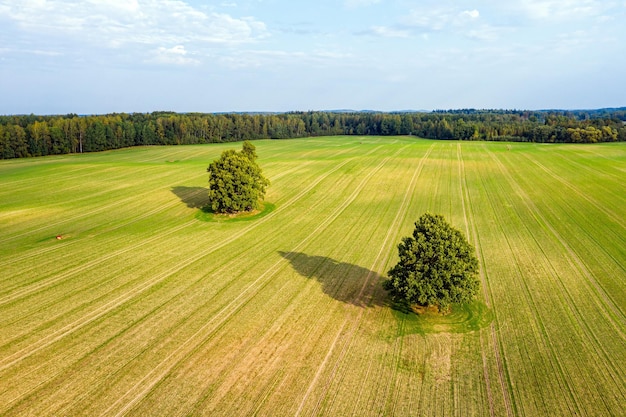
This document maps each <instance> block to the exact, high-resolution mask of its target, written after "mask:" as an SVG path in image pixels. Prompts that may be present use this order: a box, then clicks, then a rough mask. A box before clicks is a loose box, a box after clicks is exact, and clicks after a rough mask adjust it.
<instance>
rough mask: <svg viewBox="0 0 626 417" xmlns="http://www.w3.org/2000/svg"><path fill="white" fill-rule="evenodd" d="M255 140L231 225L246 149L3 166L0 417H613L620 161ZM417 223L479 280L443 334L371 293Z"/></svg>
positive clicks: (172, 150) (620, 275)
mask: <svg viewBox="0 0 626 417" xmlns="http://www.w3.org/2000/svg"><path fill="white" fill-rule="evenodd" d="M254 143H255V145H256V147H257V153H258V155H259V159H258V163H259V165H260V166H261V167H262V168H263V172H264V174H265V176H266V177H268V178H269V179H270V181H271V185H270V187H269V188H268V193H267V195H266V201H267V203H268V204H267V205H266V206H265V210H263V211H262V212H261V213H259V214H257V215H254V216H249V217H243V218H235V219H227V218H218V217H215V216H212V215H211V214H209V213H206V212H203V211H202V210H201V208H202V207H203V206H204V205H205V204H207V198H206V194H207V190H206V187H207V180H208V177H207V173H206V167H207V166H208V165H209V163H210V162H211V161H212V160H213V159H215V158H217V157H218V156H219V155H220V153H221V152H222V151H223V150H225V149H231V148H237V149H239V148H240V147H241V144H240V143H235V144H232V143H231V144H215V145H201V146H180V147H146V148H133V149H123V150H117V151H110V152H103V153H94V154H81V155H66V156H58V157H43V158H36V159H22V160H9V161H1V162H0V415H2V416H76V415H84V416H121V415H131V416H183V415H184V416H196V415H204V416H253V415H258V416H317V415H324V416H383V415H384V416H422V415H424V416H444V415H451V416H470V415H476V416H498V417H499V416H541V415H546V416H548V415H549V416H572V415H577V416H619V415H624V413H625V404H626V181H625V180H626V144H624V143H617V144H601V145H600V144H598V145H573V144H568V145H554V144H551V145H548V144H545V145H538V144H519V143H509V144H507V143H488V142H454V141H428V140H421V139H416V138H407V137H384V138H382V137H322V138H311V139H298V140H288V141H278V140H273V141H270V140H267V141H257V142H254ZM425 211H430V212H434V213H439V214H442V215H444V216H445V218H446V219H447V220H448V221H449V222H450V223H451V224H452V225H453V226H454V227H456V228H458V229H460V230H461V231H463V233H465V234H466V236H467V237H468V239H469V241H470V242H472V244H473V245H474V246H475V247H476V253H477V256H478V258H479V261H480V267H481V269H480V278H481V282H482V286H481V292H480V296H479V299H478V300H477V301H476V302H474V303H473V304H470V305H463V306H459V307H457V308H455V309H454V311H453V313H452V314H450V315H449V316H443V317H442V316H438V315H434V314H432V313H424V314H422V315H419V316H418V315H416V314H414V313H411V314H406V313H405V312H403V311H402V310H398V309H396V308H394V306H393V305H392V304H391V303H390V301H389V299H388V298H387V295H386V292H385V291H384V290H383V288H382V285H381V283H382V282H383V280H384V279H385V276H386V272H387V271H388V270H389V269H390V268H391V267H392V266H393V265H394V264H395V262H396V261H397V249H396V247H397V244H398V243H399V242H400V240H401V238H402V237H404V236H408V235H409V234H410V233H411V232H412V230H413V223H414V222H415V221H416V220H417V218H418V217H419V216H420V215H421V214H422V213H424V212H425Z"/></svg>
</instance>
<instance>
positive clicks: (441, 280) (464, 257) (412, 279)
mask: <svg viewBox="0 0 626 417" xmlns="http://www.w3.org/2000/svg"><path fill="white" fill-rule="evenodd" d="M398 254H399V257H400V261H399V262H398V264H397V265H396V266H394V267H393V268H391V270H390V271H389V272H388V274H389V277H390V279H389V280H388V281H386V282H385V289H386V290H388V291H389V292H390V295H391V296H392V298H394V299H395V300H397V301H403V302H406V303H408V304H418V305H421V306H435V307H438V308H439V311H442V312H444V311H448V310H449V308H450V305H451V304H455V303H465V302H469V301H471V300H472V299H473V298H474V296H475V295H476V294H477V292H478V289H479V285H480V283H479V280H478V277H477V272H478V260H477V259H476V256H475V255H474V248H473V246H472V245H471V244H470V243H469V242H468V241H467V240H466V239H465V236H463V234H462V233H461V232H460V231H459V230H457V229H455V228H453V227H452V226H450V225H449V224H448V223H447V222H446V220H445V219H444V218H443V216H441V215H438V214H431V213H425V214H423V215H422V216H421V217H420V218H419V219H418V221H417V222H416V223H415V230H414V231H413V235H412V236H409V237H405V238H403V239H402V242H401V243H400V244H399V245H398Z"/></svg>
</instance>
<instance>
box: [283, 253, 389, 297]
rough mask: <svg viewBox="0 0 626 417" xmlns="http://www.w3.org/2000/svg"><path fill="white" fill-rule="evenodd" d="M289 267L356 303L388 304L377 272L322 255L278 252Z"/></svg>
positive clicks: (325, 289)
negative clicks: (287, 262)
mask: <svg viewBox="0 0 626 417" xmlns="http://www.w3.org/2000/svg"><path fill="white" fill-rule="evenodd" d="M278 253H279V254H280V255H281V256H282V257H283V258H285V259H287V260H288V261H289V262H290V263H291V266H292V268H293V269H294V270H295V271H296V272H297V273H298V274H300V275H302V276H303V277H305V278H308V279H315V280H317V281H318V282H319V283H320V284H321V287H322V291H324V293H325V294H327V295H329V296H331V297H332V298H334V299H335V300H338V301H341V302H344V303H346V304H352V305H355V306H358V307H372V306H390V301H389V298H388V297H387V294H386V292H385V291H384V290H383V289H382V286H381V280H382V277H381V276H380V274H378V273H377V272H374V271H371V270H369V269H367V268H363V267H362V266H359V265H354V264H350V263H347V262H339V261H336V260H334V259H331V258H328V257H325V256H310V255H307V254H306V253H301V252H283V251H279V252H278Z"/></svg>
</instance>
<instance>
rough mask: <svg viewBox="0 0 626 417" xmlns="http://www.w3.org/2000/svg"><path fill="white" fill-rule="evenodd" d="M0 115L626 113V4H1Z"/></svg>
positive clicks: (460, 0)
mask: <svg viewBox="0 0 626 417" xmlns="http://www.w3.org/2000/svg"><path fill="white" fill-rule="evenodd" d="M0 97H1V99H0V114H23V113H35V114H64V113H78V114H88V113H90V114H91V113H109V112H150V111H156V110H173V111H179V112H193V111H198V112H228V111H294V110H330V109H354V110H361V109H373V110H382V111H392V110H404V109H418V110H432V109H451V108H469V107H472V108H506V109H513V108H515V109H545V108H563V109H575V108H598V107H613V106H626V0H615V1H613V0H602V1H600V0H546V1H540V0H509V1H484V0H476V1H469V0H456V1H452V0H440V1H431V0H387V1H386V0H337V1H327V0H318V1H315V2H309V1H293V0H292V1H287V0H224V1H195V0H194V1H192V0H186V1H183V0H108V1H104V0H86V1H70V0H0Z"/></svg>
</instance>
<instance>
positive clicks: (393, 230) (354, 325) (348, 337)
mask: <svg viewBox="0 0 626 417" xmlns="http://www.w3.org/2000/svg"><path fill="white" fill-rule="evenodd" d="M433 148H434V145H431V147H430V148H429V149H428V151H427V152H426V154H425V155H424V156H423V157H422V158H421V159H420V162H419V164H417V166H416V169H415V171H414V173H413V176H412V178H411V181H410V182H409V185H408V187H407V190H406V192H405V194H404V199H403V200H402V203H401V204H400V208H399V209H398V211H397V213H396V216H395V218H394V220H393V222H392V224H391V225H390V226H389V229H388V232H387V234H386V236H385V239H384V240H383V242H382V244H381V245H380V249H379V251H378V253H377V255H376V257H375V258H374V262H373V264H372V266H371V267H370V270H371V271H377V270H379V269H380V267H381V266H382V265H384V264H386V262H387V256H388V252H389V249H390V248H389V246H390V238H391V237H394V238H395V237H396V234H397V233H398V232H397V230H398V226H399V224H400V223H401V222H402V221H403V220H404V219H405V217H406V213H407V208H408V206H409V203H410V201H411V197H412V195H413V189H414V187H415V183H416V179H417V178H418V176H419V173H420V172H421V170H422V167H423V164H424V161H426V160H427V159H428V157H429V155H430V153H431V152H432V150H433ZM383 252H385V255H384V256H383ZM370 279H371V276H370V275H368V276H367V277H366V279H365V280H364V283H363V285H362V287H361V289H360V291H359V293H358V294H357V296H356V297H355V300H354V304H357V305H359V304H361V303H363V298H364V296H365V295H366V294H365V289H366V287H367V286H368V284H369V283H370ZM368 295H370V294H368ZM367 304H368V303H365V305H367ZM364 311H365V310H364V309H363V308H360V309H359V310H358V311H357V313H356V317H355V318H352V319H351V320H349V317H346V320H345V321H344V322H343V323H342V325H341V326H340V327H339V331H337V334H336V337H335V339H334V341H333V343H332V344H331V345H330V347H329V348H328V351H327V354H326V356H325V358H324V360H323V361H322V363H321V364H320V366H319V367H318V369H317V371H316V374H315V376H314V377H313V379H312V380H311V382H310V384H309V386H308V388H307V391H306V392H305V394H304V396H303V398H302V400H301V402H300V405H299V407H298V409H297V410H296V414H295V415H296V416H297V415H300V413H302V411H303V409H304V407H305V404H306V403H307V401H308V399H309V397H310V396H311V394H312V392H313V389H314V388H315V387H316V385H317V384H318V380H319V379H320V378H321V376H322V372H324V371H325V370H326V368H327V364H328V361H329V360H330V358H331V355H332V354H333V353H334V350H335V347H336V346H337V344H338V343H339V341H340V339H339V337H340V336H343V339H344V340H343V341H342V343H341V344H340V346H339V349H338V350H339V353H338V354H337V355H336V358H335V360H334V363H333V365H332V367H331V368H330V370H329V371H327V372H326V377H325V384H324V386H323V387H322V390H321V393H319V394H318V400H317V402H316V403H315V404H314V406H313V409H312V411H310V412H311V414H316V413H317V412H318V411H319V408H320V405H321V401H322V400H323V399H324V398H325V397H326V395H327V394H328V390H329V388H330V386H331V382H332V380H333V379H334V378H338V379H340V378H341V377H340V376H337V375H336V374H337V371H338V369H339V367H340V365H341V364H342V362H343V360H344V358H345V356H346V355H347V354H348V352H349V350H350V347H351V345H352V343H351V342H352V340H353V337H354V335H355V332H356V330H357V329H358V328H359V325H360V322H361V318H362V316H363V313H364ZM348 325H350V327H349V328H348V329H347V330H346V331H345V333H344V329H346V326H348Z"/></svg>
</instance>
